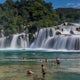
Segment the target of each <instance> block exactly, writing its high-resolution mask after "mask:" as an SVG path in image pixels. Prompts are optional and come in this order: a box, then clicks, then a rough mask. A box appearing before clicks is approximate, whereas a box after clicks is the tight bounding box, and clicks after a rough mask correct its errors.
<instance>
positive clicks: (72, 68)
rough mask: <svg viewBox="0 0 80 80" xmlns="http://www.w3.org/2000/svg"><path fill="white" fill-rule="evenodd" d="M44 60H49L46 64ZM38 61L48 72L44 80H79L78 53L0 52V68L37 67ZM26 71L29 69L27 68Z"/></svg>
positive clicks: (79, 54)
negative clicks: (57, 61) (58, 62)
mask: <svg viewBox="0 0 80 80" xmlns="http://www.w3.org/2000/svg"><path fill="white" fill-rule="evenodd" d="M57 57H59V58H60V62H61V64H60V66H59V67H56V58H57ZM45 59H48V60H49V62H48V63H47V64H46V63H45ZM40 60H42V61H43V64H45V65H46V66H47V67H48V72H47V76H48V77H47V78H46V80H80V52H61V51H60V52H59V51H58V52H57V51H55V52H49V51H48V52H47V51H39V50H38V51H37V50H33V51H26V50H21V51H20V50H10V51H9V50H7V51H6V50H5V51H4V50H2V51H0V67H1V66H3V67H4V66H14V65H17V66H23V65H26V64H27V65H28V66H30V67H31V66H32V65H33V66H35V65H36V64H37V65H38V64H39V63H40ZM53 62H54V64H53ZM33 66H32V67H33ZM35 67H36V66H35ZM12 69H13V68H12ZM16 69H17V68H16ZM27 69H29V67H28V68H27ZM36 69H38V67H36ZM36 69H34V71H36ZM0 74H1V73H0ZM2 74H3V73H2ZM6 74H7V73H6ZM26 78H27V77H26ZM0 79H1V76H0ZM9 79H10V80H11V78H9ZM13 80H18V79H17V78H15V79H13ZM24 80H25V79H24ZM27 80H32V79H27Z"/></svg>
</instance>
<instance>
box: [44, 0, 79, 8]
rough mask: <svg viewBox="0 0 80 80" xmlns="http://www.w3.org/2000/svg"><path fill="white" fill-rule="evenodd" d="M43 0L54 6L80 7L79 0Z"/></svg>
mask: <svg viewBox="0 0 80 80" xmlns="http://www.w3.org/2000/svg"><path fill="white" fill-rule="evenodd" d="M45 1H47V2H52V4H53V7H54V8H61V7H63V8H64V7H72V8H80V0H45Z"/></svg>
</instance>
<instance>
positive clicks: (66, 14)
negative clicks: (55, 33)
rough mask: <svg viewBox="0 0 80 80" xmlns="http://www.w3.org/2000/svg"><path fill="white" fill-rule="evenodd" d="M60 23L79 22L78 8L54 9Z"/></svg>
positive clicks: (79, 12) (79, 10) (79, 11)
mask: <svg viewBox="0 0 80 80" xmlns="http://www.w3.org/2000/svg"><path fill="white" fill-rule="evenodd" d="M56 11H57V13H58V15H59V18H60V23H62V22H79V21H80V9H74V8H58V9H56Z"/></svg>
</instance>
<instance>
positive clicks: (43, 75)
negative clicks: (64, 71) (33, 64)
mask: <svg viewBox="0 0 80 80" xmlns="http://www.w3.org/2000/svg"><path fill="white" fill-rule="evenodd" d="M41 67H42V77H43V80H45V75H46V67H45V66H44V65H43V64H42V65H41Z"/></svg>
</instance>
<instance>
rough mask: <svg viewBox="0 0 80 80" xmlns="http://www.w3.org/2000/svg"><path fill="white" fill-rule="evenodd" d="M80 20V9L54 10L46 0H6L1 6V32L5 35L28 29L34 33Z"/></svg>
mask: <svg viewBox="0 0 80 80" xmlns="http://www.w3.org/2000/svg"><path fill="white" fill-rule="evenodd" d="M79 19H80V9H72V8H67V9H65V8H63V9H56V10H55V9H53V7H52V3H49V2H46V1H44V0H16V1H13V0H6V2H4V3H3V4H0V30H3V31H4V35H5V36H7V35H11V34H14V33H15V34H16V33H21V32H23V31H25V30H26V29H27V28H28V29H29V32H30V33H34V32H35V31H36V30H37V29H39V28H42V27H51V26H54V25H58V24H61V23H63V22H65V21H68V22H69V21H70V22H74V21H75V20H76V21H77V20H79Z"/></svg>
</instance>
